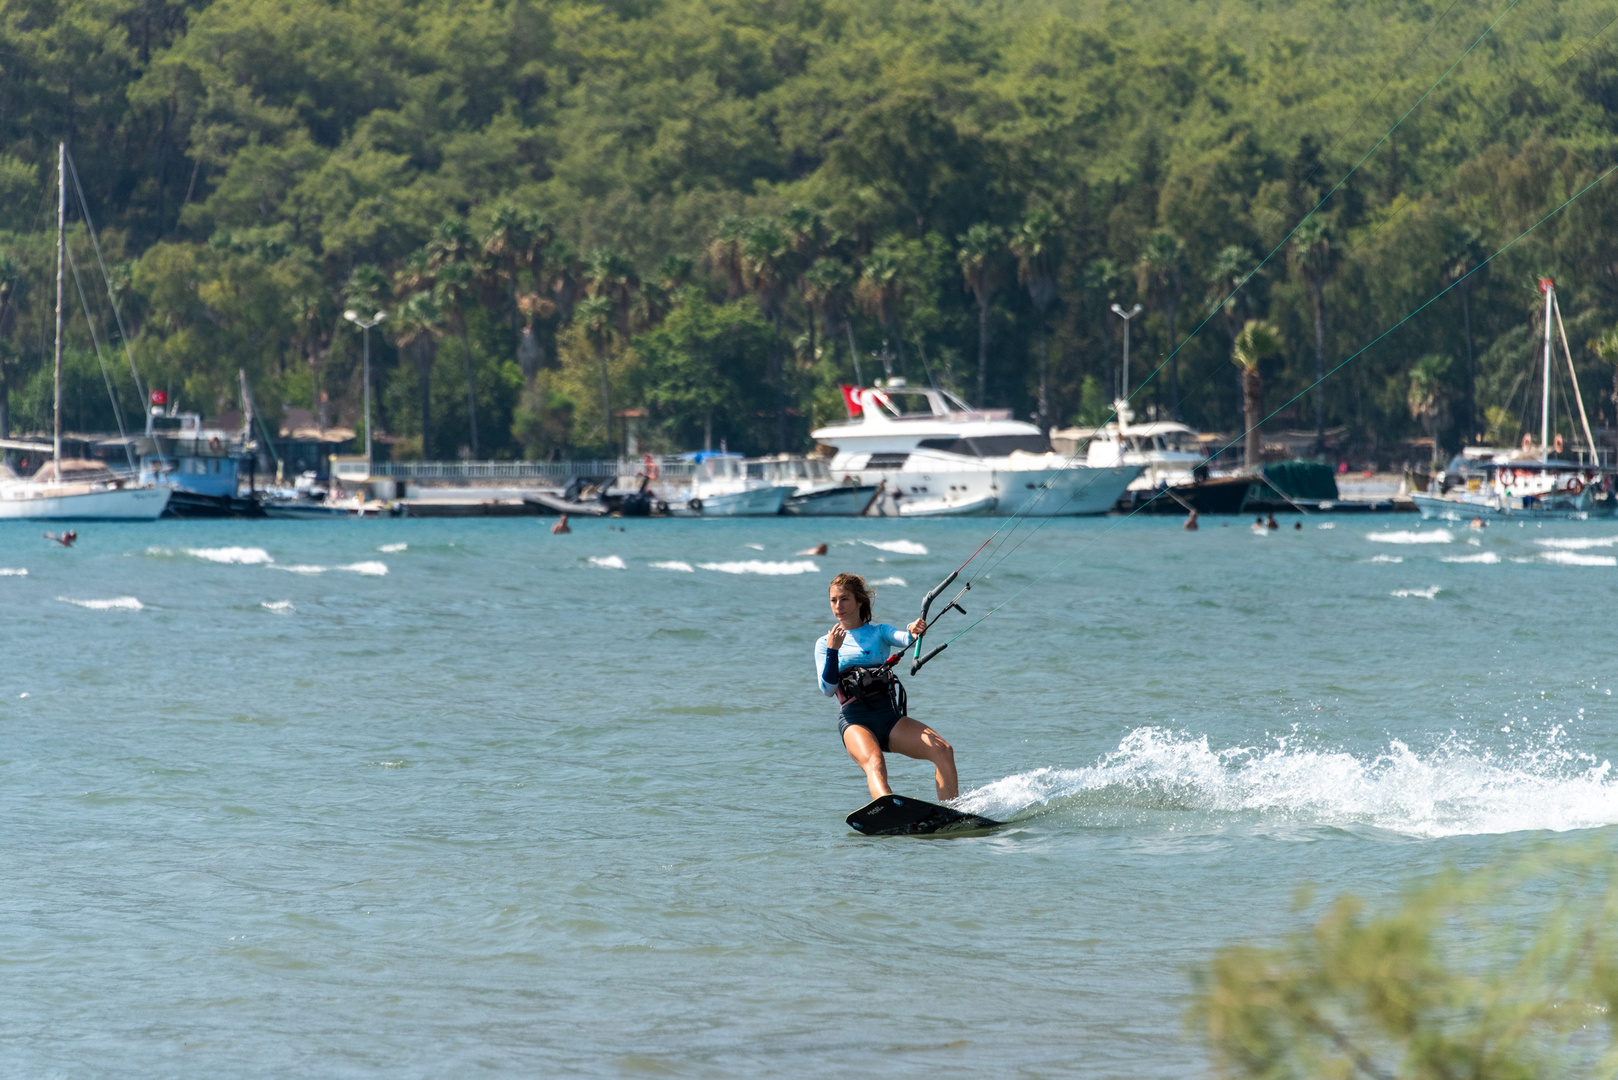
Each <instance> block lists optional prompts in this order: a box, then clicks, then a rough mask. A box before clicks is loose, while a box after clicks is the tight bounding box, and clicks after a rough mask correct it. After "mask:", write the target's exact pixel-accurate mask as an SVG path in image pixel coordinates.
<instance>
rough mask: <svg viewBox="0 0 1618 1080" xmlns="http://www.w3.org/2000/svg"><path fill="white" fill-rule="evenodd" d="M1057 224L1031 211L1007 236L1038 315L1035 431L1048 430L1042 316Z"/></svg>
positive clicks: (1050, 287)
mask: <svg viewBox="0 0 1618 1080" xmlns="http://www.w3.org/2000/svg"><path fill="white" fill-rule="evenodd" d="M1059 224H1060V222H1059V221H1058V219H1057V217H1056V215H1055V214H1053V213H1052V212H1051V211H1049V210H1035V211H1034V212H1033V213H1031V214H1029V215H1028V216H1027V217H1026V218H1024V219H1023V222H1022V224H1021V225H1018V226H1017V228H1016V229H1015V230H1013V232H1012V234H1011V243H1010V247H1011V253H1012V254H1013V255H1015V256H1016V257H1017V280H1018V281H1019V282H1021V283H1022V284H1023V285H1024V286H1025V287H1026V288H1027V289H1028V298H1029V299H1030V300H1032V301H1033V302H1034V310H1035V311H1036V312H1038V313H1039V430H1041V431H1045V432H1048V431H1050V428H1051V421H1050V415H1051V400H1050V366H1051V364H1050V360H1051V343H1050V335H1049V334H1048V333H1047V330H1046V326H1045V312H1046V310H1047V309H1048V308H1049V307H1050V306H1051V301H1053V300H1055V299H1056V265H1057V259H1056V229H1057V226H1058V225H1059Z"/></svg>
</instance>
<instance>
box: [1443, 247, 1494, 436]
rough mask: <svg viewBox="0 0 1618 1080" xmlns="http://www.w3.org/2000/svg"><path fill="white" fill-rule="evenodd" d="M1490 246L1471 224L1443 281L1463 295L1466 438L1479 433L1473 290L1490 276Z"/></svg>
mask: <svg viewBox="0 0 1618 1080" xmlns="http://www.w3.org/2000/svg"><path fill="white" fill-rule="evenodd" d="M1488 260H1489V249H1488V248H1487V247H1485V246H1484V244H1483V237H1482V236H1481V235H1480V234H1479V233H1478V231H1477V230H1476V229H1474V228H1471V227H1470V226H1468V227H1467V228H1466V229H1465V230H1464V231H1463V232H1462V234H1461V242H1460V245H1459V253H1458V254H1457V255H1456V256H1455V258H1454V260H1453V261H1452V262H1451V263H1450V264H1449V266H1447V267H1445V268H1444V273H1443V274H1442V275H1441V277H1440V280H1441V281H1443V283H1444V285H1445V286H1449V285H1454V286H1455V291H1456V293H1458V294H1459V295H1460V298H1461V328H1462V330H1463V331H1464V336H1465V339H1466V441H1467V442H1468V443H1471V442H1473V441H1475V440H1476V439H1477V435H1478V415H1477V413H1478V400H1477V361H1476V359H1475V357H1474V355H1473V351H1472V290H1473V289H1475V288H1477V287H1478V286H1479V285H1482V284H1483V283H1484V282H1485V281H1487V280H1488V279H1489V261H1488Z"/></svg>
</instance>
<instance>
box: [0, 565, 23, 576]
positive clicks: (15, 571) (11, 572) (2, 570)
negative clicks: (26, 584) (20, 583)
mask: <svg viewBox="0 0 1618 1080" xmlns="http://www.w3.org/2000/svg"><path fill="white" fill-rule="evenodd" d="M27 576H28V571H27V570H26V569H24V568H23V567H21V566H0V577H27Z"/></svg>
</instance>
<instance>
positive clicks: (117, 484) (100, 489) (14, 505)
mask: <svg viewBox="0 0 1618 1080" xmlns="http://www.w3.org/2000/svg"><path fill="white" fill-rule="evenodd" d="M75 465H78V466H83V467H82V468H77V469H76V468H74V466H75ZM47 473H48V474H49V475H48V476H47V475H46V474H47ZM55 476H56V474H55V463H54V462H47V463H46V464H45V465H43V466H42V467H41V468H40V470H39V472H38V473H37V474H35V476H34V478H32V479H28V480H10V481H0V519H9V520H18V519H30V520H35V521H156V520H157V519H158V518H159V517H162V516H163V511H164V509H166V508H167V507H168V504H169V496H170V495H171V494H172V489H171V488H166V487H139V486H137V485H135V484H132V483H129V482H128V481H127V479H126V478H123V477H119V476H118V475H117V474H116V473H114V472H113V471H112V470H111V469H109V468H107V467H106V466H105V465H103V464H101V463H100V462H90V461H77V460H75V459H71V458H70V459H65V460H63V462H62V476H63V479H62V482H60V483H58V482H57V481H56V479H55Z"/></svg>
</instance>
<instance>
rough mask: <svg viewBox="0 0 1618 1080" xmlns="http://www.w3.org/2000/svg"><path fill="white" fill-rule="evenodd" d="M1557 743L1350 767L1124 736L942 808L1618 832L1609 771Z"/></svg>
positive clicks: (1399, 754)
mask: <svg viewBox="0 0 1618 1080" xmlns="http://www.w3.org/2000/svg"><path fill="white" fill-rule="evenodd" d="M1558 734H1559V731H1558V732H1554V733H1553V734H1552V736H1551V738H1550V740H1549V741H1548V743H1547V745H1546V746H1544V747H1541V748H1539V749H1530V750H1523V751H1511V752H1508V753H1507V754H1504V755H1502V754H1496V753H1495V752H1492V751H1489V750H1479V749H1477V748H1475V747H1473V746H1471V745H1470V744H1468V743H1467V742H1466V741H1465V740H1463V739H1460V738H1454V739H1452V740H1451V741H1450V742H1449V743H1448V744H1446V745H1445V746H1442V747H1440V748H1439V749H1437V750H1435V751H1433V752H1431V753H1425V754H1423V753H1417V752H1416V751H1413V750H1411V749H1410V748H1409V747H1408V746H1407V745H1405V744H1404V743H1402V742H1399V741H1398V740H1393V741H1392V742H1391V743H1390V744H1389V746H1388V749H1387V750H1386V751H1384V752H1382V753H1379V754H1376V755H1375V756H1373V757H1363V756H1357V755H1355V754H1351V753H1348V752H1346V751H1342V750H1322V749H1313V748H1309V747H1304V746H1299V745H1296V744H1297V740H1296V739H1281V740H1278V745H1276V746H1274V747H1270V748H1255V747H1232V748H1230V749H1226V750H1214V749H1212V748H1211V747H1210V746H1209V745H1208V739H1207V736H1202V737H1201V738H1194V737H1192V736H1190V735H1188V734H1176V733H1173V732H1169V731H1166V730H1164V729H1162V728H1155V727H1146V728H1137V729H1136V730H1134V731H1132V732H1130V733H1129V734H1128V735H1127V736H1125V738H1124V739H1123V741H1122V742H1121V743H1120V744H1119V746H1118V749H1116V750H1114V751H1113V752H1111V753H1109V754H1106V755H1104V756H1103V757H1102V758H1101V759H1100V760H1099V761H1098V762H1096V764H1095V765H1093V766H1091V767H1089V768H1081V769H1050V768H1046V769H1036V770H1034V771H1032V772H1026V773H1019V774H1016V775H1014V776H1008V777H1006V778H1005V779H1003V780H997V781H995V782H994V783H992V784H987V785H985V786H984V787H981V788H978V789H976V790H975V791H970V792H968V793H967V794H965V795H964V796H962V797H961V798H960V799H959V800H957V801H956V803H955V804H954V805H956V806H959V807H961V808H962V809H965V810H970V811H972V812H974V813H979V814H987V815H989V816H991V817H998V818H1000V819H1002V820H1005V819H1007V818H1014V817H1016V816H1018V815H1023V816H1034V814H1040V813H1050V812H1053V811H1055V812H1063V811H1066V812H1068V813H1070V814H1075V815H1079V816H1082V817H1085V818H1087V819H1089V822H1088V823H1089V824H1093V825H1097V826H1103V827H1107V826H1111V827H1120V826H1131V825H1141V824H1153V823H1162V821H1163V815H1165V814H1173V815H1174V817H1175V821H1176V822H1178V821H1183V820H1185V818H1186V817H1187V816H1189V815H1195V814H1198V813H1201V814H1203V815H1210V816H1211V815H1240V816H1244V817H1257V818H1258V819H1259V820H1261V821H1267V822H1275V823H1286V824H1294V825H1315V826H1328V827H1337V828H1342V827H1351V826H1369V827H1372V828H1378V829H1386V830H1388V831H1390V832H1396V833H1402V834H1404V835H1407V836H1418V837H1438V836H1462V835H1475V834H1489V833H1510V832H1523V831H1529V830H1540V829H1545V830H1550V831H1554V832H1564V831H1567V830H1570V829H1591V828H1599V827H1601V826H1605V825H1612V824H1618V781H1615V780H1614V778H1613V777H1612V775H1611V771H1612V766H1611V764H1610V763H1609V762H1607V761H1601V762H1599V763H1597V762H1596V760H1595V759H1594V758H1592V757H1590V756H1588V755H1575V754H1573V753H1571V752H1569V751H1567V750H1565V749H1562V748H1560V747H1558V746H1557V745H1556V739H1557V735H1558ZM1029 811H1032V812H1033V813H1032V814H1030V813H1029Z"/></svg>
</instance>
